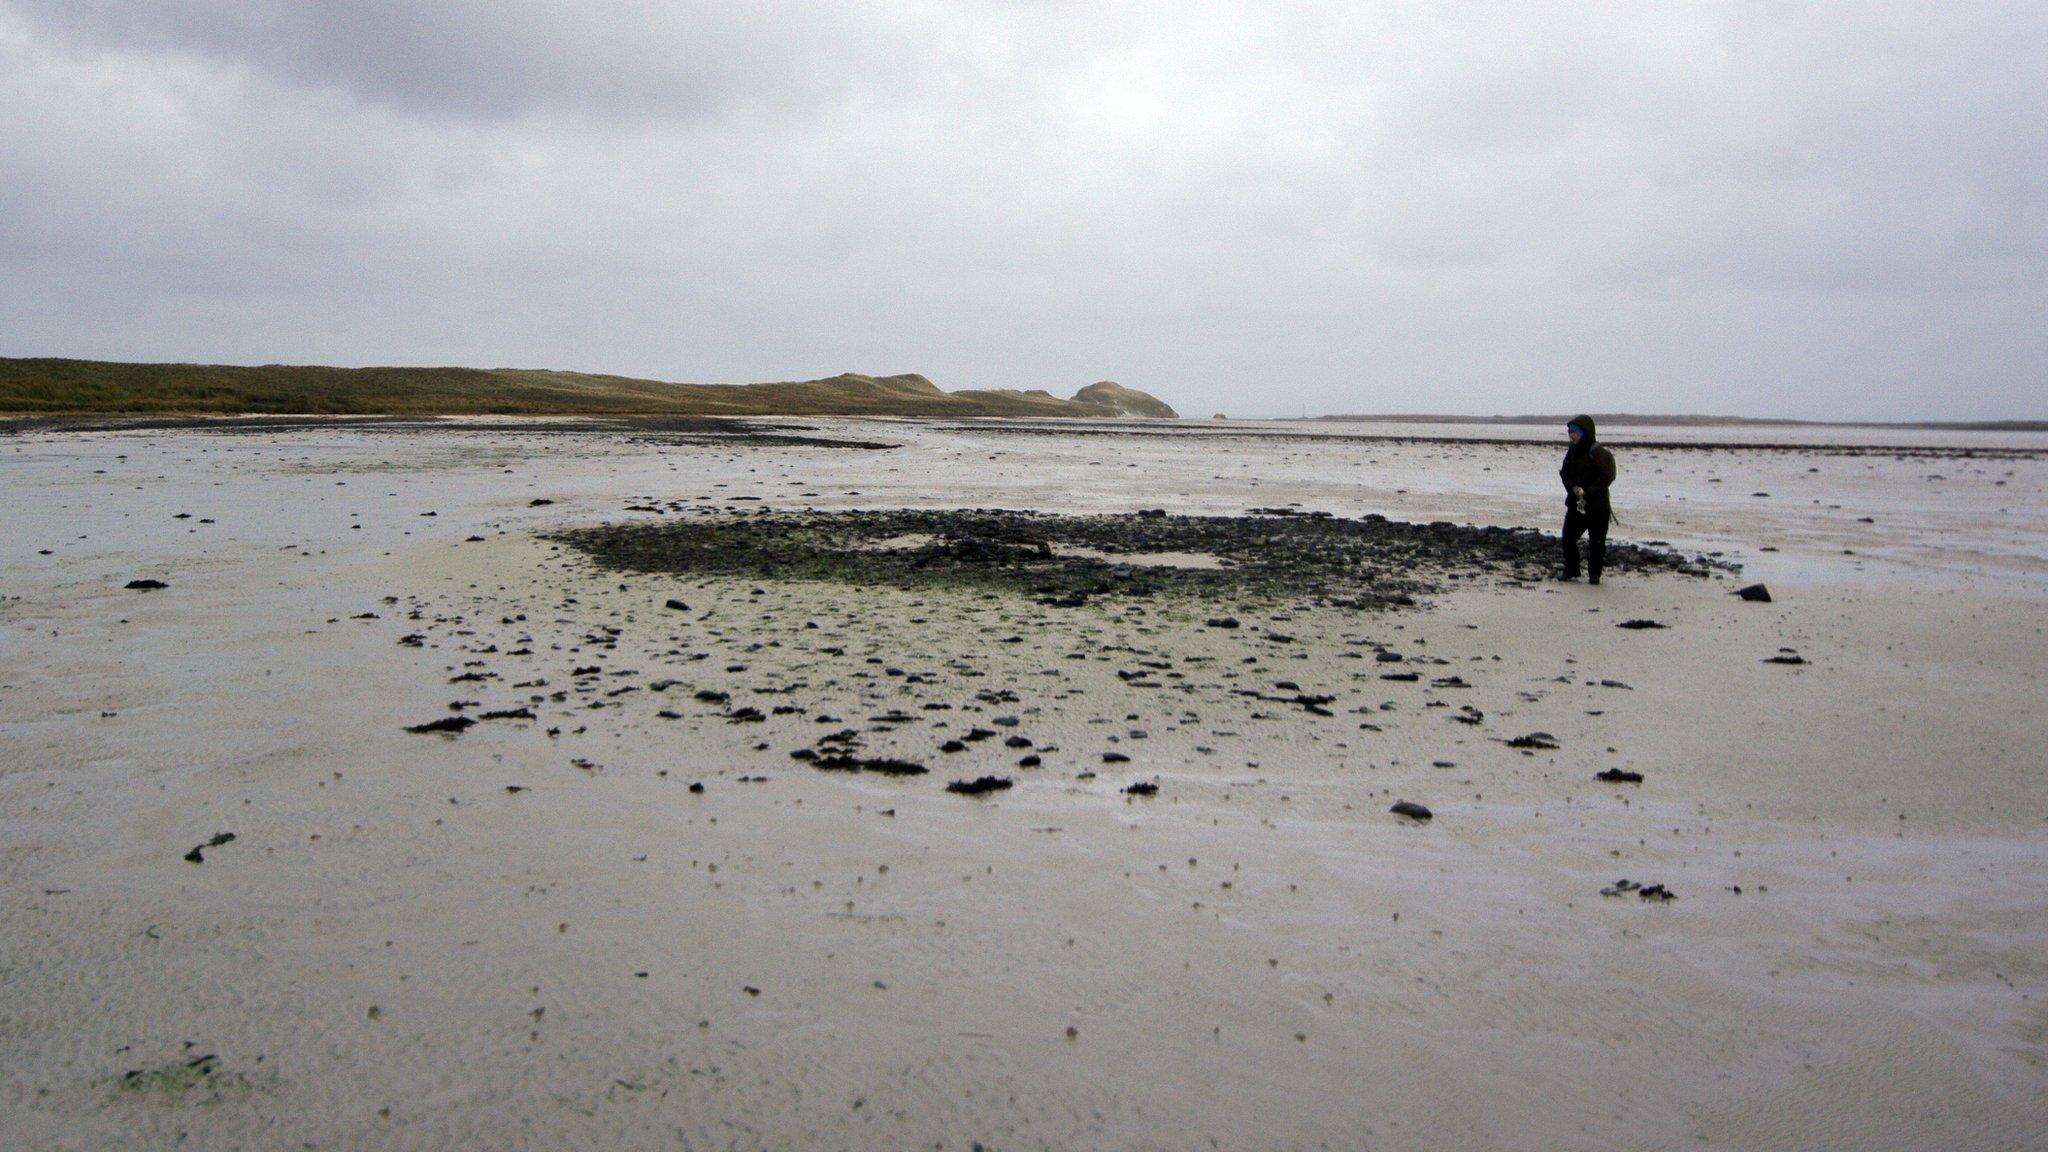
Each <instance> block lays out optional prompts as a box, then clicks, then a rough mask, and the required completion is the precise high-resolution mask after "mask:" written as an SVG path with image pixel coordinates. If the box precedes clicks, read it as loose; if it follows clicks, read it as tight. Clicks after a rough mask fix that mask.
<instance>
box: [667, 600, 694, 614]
mask: <svg viewBox="0 0 2048 1152" xmlns="http://www.w3.org/2000/svg"><path fill="white" fill-rule="evenodd" d="M662 607H664V608H668V609H672V610H674V611H677V612H688V611H689V610H690V606H689V605H688V604H685V603H683V602H682V601H681V600H670V601H668V602H667V603H666V604H663V605H662Z"/></svg>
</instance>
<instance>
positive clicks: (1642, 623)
mask: <svg viewBox="0 0 2048 1152" xmlns="http://www.w3.org/2000/svg"><path fill="white" fill-rule="evenodd" d="M1615 627H1616V628H1633V629H1643V628H1668V627H1670V625H1668V624H1660V623H1658V622H1657V621H1655V620H1623V621H1622V622H1621V623H1619V624H1616V625H1615Z"/></svg>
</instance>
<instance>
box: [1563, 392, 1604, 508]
mask: <svg viewBox="0 0 2048 1152" xmlns="http://www.w3.org/2000/svg"><path fill="white" fill-rule="evenodd" d="M1571 422H1572V423H1573V424H1576V425H1578V427H1579V430H1580V431H1581V432H1583V433H1584V435H1582V436H1580V437H1579V442H1578V443H1577V444H1574V445H1572V446H1571V448H1570V449H1568V450H1567V451H1566V452H1565V454H1564V466H1563V467H1562V468H1559V469H1558V470H1557V475H1558V479H1560V480H1563V481H1564V492H1565V503H1566V505H1567V506H1569V505H1570V503H1571V492H1572V489H1574V488H1584V489H1585V490H1586V514H1587V515H1588V516H1592V517H1595V518H1596V519H1606V518H1607V517H1609V516H1611V515H1612V512H1611V510H1610V509H1609V507H1608V504H1607V489H1608V487H1609V486H1610V485H1612V484H1613V483H1614V453H1612V452H1609V451H1608V450H1607V449H1606V448H1604V447H1602V446H1601V445H1600V443H1599V441H1598V440H1597V439H1596V436H1597V434H1598V432H1597V430H1596V429H1595V428H1594V426H1593V418H1592V417H1591V416H1574V417H1572V419H1571Z"/></svg>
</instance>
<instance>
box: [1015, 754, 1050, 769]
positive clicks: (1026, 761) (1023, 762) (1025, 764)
mask: <svg viewBox="0 0 2048 1152" xmlns="http://www.w3.org/2000/svg"><path fill="white" fill-rule="evenodd" d="M1042 763H1044V761H1043V760H1041V759H1040V758H1039V755H1038V753H1036V752H1033V753H1032V754H1031V755H1029V756H1025V757H1021V758H1020V759H1019V760H1018V761H1017V767H1019V768H1036V767H1038V766H1039V765H1040V764H1042Z"/></svg>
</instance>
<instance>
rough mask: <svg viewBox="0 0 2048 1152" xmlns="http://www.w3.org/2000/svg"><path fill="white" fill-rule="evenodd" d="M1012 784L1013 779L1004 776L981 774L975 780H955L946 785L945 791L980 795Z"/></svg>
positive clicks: (964, 794)
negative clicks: (981, 775)
mask: <svg viewBox="0 0 2048 1152" xmlns="http://www.w3.org/2000/svg"><path fill="white" fill-rule="evenodd" d="M1012 784H1013V781H1011V780H1010V779H1009V778H1008V777H1006V776H983V777H981V778H980V779H977V780H955V781H953V782H952V783H951V784H948V785H946V791H948V792H958V793H959V794H960V795H962V796H982V795H985V794H987V793H990V792H1001V791H1002V790H1003V789H1005V788H1009V787H1011V786H1012Z"/></svg>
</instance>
